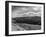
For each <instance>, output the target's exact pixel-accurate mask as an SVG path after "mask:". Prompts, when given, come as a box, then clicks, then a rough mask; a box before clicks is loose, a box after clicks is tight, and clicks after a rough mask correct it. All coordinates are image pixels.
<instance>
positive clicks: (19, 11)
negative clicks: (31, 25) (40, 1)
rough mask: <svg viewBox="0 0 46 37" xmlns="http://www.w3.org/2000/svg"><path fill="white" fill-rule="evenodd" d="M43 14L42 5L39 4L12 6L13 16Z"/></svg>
mask: <svg viewBox="0 0 46 37" xmlns="http://www.w3.org/2000/svg"><path fill="white" fill-rule="evenodd" d="M29 16H41V7H37V6H12V17H13V18H15V17H29Z"/></svg>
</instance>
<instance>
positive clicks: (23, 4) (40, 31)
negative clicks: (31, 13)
mask: <svg viewBox="0 0 46 37" xmlns="http://www.w3.org/2000/svg"><path fill="white" fill-rule="evenodd" d="M11 6H41V7H42V8H41V21H42V22H41V23H42V25H41V30H32V31H11V8H12V7H11ZM43 9H44V7H43V5H42V4H41V5H40V4H25V3H9V35H10V34H26V33H42V32H43V31H44V22H43V21H44V20H43V19H44V18H43V16H44V11H43Z"/></svg>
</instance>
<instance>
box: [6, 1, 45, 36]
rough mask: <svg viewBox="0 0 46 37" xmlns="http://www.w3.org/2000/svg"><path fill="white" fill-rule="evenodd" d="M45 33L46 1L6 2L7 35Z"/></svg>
mask: <svg viewBox="0 0 46 37" xmlns="http://www.w3.org/2000/svg"><path fill="white" fill-rule="evenodd" d="M44 33H45V3H37V2H22V1H21V2H20V1H6V2H5V35H6V36H16V35H33V34H44Z"/></svg>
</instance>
